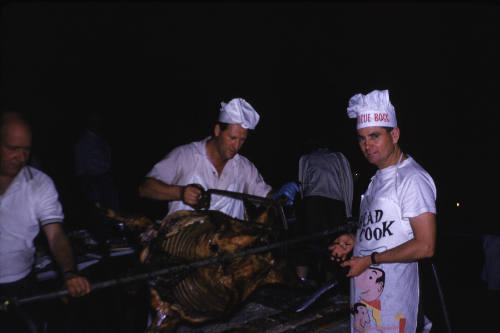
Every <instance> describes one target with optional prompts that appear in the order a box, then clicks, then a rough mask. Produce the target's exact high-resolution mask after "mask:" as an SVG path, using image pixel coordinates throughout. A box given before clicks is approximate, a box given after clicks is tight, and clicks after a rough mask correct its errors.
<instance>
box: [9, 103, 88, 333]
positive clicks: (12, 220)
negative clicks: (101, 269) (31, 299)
mask: <svg viewBox="0 0 500 333" xmlns="http://www.w3.org/2000/svg"><path fill="white" fill-rule="evenodd" d="M30 148H31V129H30V127H29V125H28V123H27V122H26V121H25V119H24V118H23V117H22V116H21V114H19V113H17V112H13V111H6V112H4V113H3V114H1V115H0V295H2V296H4V297H18V298H20V297H27V296H32V294H33V293H34V292H35V291H36V287H37V281H36V277H35V275H34V273H33V266H34V261H35V245H34V239H35V237H36V236H37V234H38V233H39V232H40V229H41V230H43V231H44V233H45V236H46V239H47V242H48V245H49V249H50V252H51V254H52V256H53V258H54V259H55V262H56V263H57V265H58V266H59V269H60V273H61V276H62V277H63V280H64V286H65V288H67V289H68V291H69V293H70V295H72V296H74V297H78V296H83V295H85V294H87V293H89V292H90V284H89V282H88V281H87V279H86V278H85V277H82V276H80V275H79V274H78V272H77V268H76V266H75V260H74V257H73V253H72V248H71V245H70V242H69V239H68V237H67V235H66V233H65V232H64V229H63V226H62V223H63V219H64V215H63V211H62V207H61V203H60V202H59V198H58V193H57V190H56V188H55V185H54V183H53V181H52V179H51V178H50V177H49V176H48V175H46V174H45V173H43V172H42V171H39V170H37V169H35V168H34V167H32V166H28V165H27V162H28V159H29V155H30ZM0 316H1V317H0V318H1V319H0V320H1V322H2V323H1V324H0V325H1V326H0V327H2V328H1V330H2V331H4V330H5V331H6V332H22V329H23V328H22V326H21V327H20V326H19V325H20V323H19V322H18V321H16V320H14V318H12V316H8V314H7V315H6V314H5V313H1V314H0Z"/></svg>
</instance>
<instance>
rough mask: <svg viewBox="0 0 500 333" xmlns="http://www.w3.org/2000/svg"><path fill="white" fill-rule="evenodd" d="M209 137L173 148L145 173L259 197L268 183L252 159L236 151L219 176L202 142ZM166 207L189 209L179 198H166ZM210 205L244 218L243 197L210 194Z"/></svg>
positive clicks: (166, 180)
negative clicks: (167, 202) (174, 199)
mask: <svg viewBox="0 0 500 333" xmlns="http://www.w3.org/2000/svg"><path fill="white" fill-rule="evenodd" d="M209 139H210V137H207V138H205V139H204V140H202V141H197V142H192V143H190V144H187V145H182V146H179V147H177V148H175V149H174V150H172V151H171V152H170V153H169V154H168V155H167V156H166V157H165V158H164V159H163V160H161V161H160V162H158V163H157V164H155V165H154V167H153V169H152V170H151V171H150V172H149V173H148V174H147V175H146V177H150V178H155V179H158V180H160V181H162V182H164V183H165V184H169V185H181V186H185V185H188V184H200V185H201V186H203V188H204V189H205V190H208V189H218V190H227V191H233V192H240V193H247V194H251V195H256V196H261V197H265V196H266V195H267V194H268V193H269V191H270V190H271V186H269V185H267V184H266V183H265V182H264V179H263V178H262V176H261V175H260V173H259V171H258V170H257V168H256V167H255V166H254V165H253V163H252V162H250V161H249V160H248V159H246V158H245V157H243V156H241V155H239V154H236V155H235V156H234V157H233V158H232V159H230V160H229V161H228V162H227V164H226V165H225V166H224V169H223V170H222V174H221V175H220V177H219V175H218V173H217V170H216V169H215V167H214V166H213V164H212V162H210V160H209V158H208V156H207V153H206V142H207V140H209ZM168 208H169V211H168V214H167V215H170V214H172V213H173V212H176V211H178V210H193V208H192V207H191V206H188V205H185V204H184V203H183V202H182V201H180V200H176V201H170V202H169V206H168ZM210 209H211V210H218V211H221V212H223V213H225V214H228V215H229V216H232V217H234V218H238V219H243V218H244V212H245V208H244V205H243V201H241V200H237V199H232V198H229V197H226V196H220V195H212V196H211V200H210Z"/></svg>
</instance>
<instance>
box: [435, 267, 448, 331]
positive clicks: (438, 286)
mask: <svg viewBox="0 0 500 333" xmlns="http://www.w3.org/2000/svg"><path fill="white" fill-rule="evenodd" d="M431 267H432V273H433V274H434V279H435V280H436V287H437V290H438V294H439V300H440V301H441V307H442V309H443V316H444V321H445V323H446V328H447V330H448V333H451V325H450V320H449V318H448V311H447V310H446V303H445V302H444V295H443V291H442V290H441V283H439V278H438V274H437V270H436V266H435V265H434V263H433V262H432V261H431Z"/></svg>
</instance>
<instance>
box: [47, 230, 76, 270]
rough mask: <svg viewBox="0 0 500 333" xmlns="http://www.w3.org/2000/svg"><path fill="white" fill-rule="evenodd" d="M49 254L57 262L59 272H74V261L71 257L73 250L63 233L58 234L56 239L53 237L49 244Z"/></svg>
mask: <svg viewBox="0 0 500 333" xmlns="http://www.w3.org/2000/svg"><path fill="white" fill-rule="evenodd" d="M49 247H50V252H51V253H52V256H53V257H54V260H55V261H56V262H57V265H58V266H59V269H60V270H61V272H63V273H64V272H67V271H75V270H76V266H75V259H74V256H73V250H72V248H71V245H70V243H69V239H68V237H67V236H66V234H64V233H58V235H57V236H56V237H53V238H52V240H51V241H50V242H49Z"/></svg>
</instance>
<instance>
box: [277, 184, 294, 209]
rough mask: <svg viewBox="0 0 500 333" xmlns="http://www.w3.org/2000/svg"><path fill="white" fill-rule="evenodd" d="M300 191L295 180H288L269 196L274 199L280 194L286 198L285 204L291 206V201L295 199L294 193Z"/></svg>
mask: <svg viewBox="0 0 500 333" xmlns="http://www.w3.org/2000/svg"><path fill="white" fill-rule="evenodd" d="M299 191H300V188H299V185H297V183H295V182H288V183H286V184H284V185H283V186H281V188H280V189H279V190H278V192H276V193H274V194H273V195H272V196H271V198H272V199H273V200H276V199H278V198H280V197H282V196H285V197H287V198H288V201H287V202H286V205H287V206H292V205H293V201H294V199H295V195H296V194H297V192H299Z"/></svg>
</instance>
